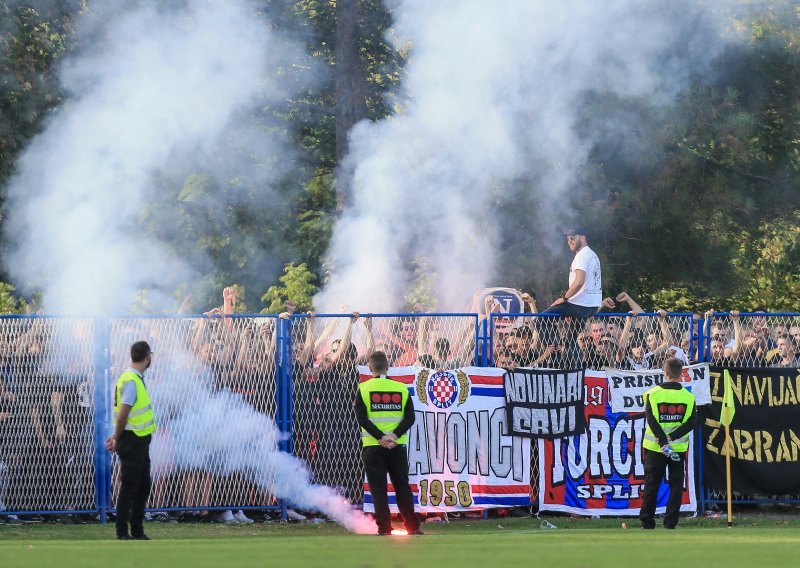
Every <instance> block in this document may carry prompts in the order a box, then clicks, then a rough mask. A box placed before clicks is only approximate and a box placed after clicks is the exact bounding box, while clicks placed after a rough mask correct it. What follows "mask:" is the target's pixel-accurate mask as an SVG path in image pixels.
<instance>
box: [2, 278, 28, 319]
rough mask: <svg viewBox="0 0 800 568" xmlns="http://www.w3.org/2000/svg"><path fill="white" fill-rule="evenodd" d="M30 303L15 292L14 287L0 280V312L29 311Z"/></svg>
mask: <svg viewBox="0 0 800 568" xmlns="http://www.w3.org/2000/svg"><path fill="white" fill-rule="evenodd" d="M31 309H32V305H31V304H29V303H28V302H26V301H25V299H23V298H20V297H19V296H18V295H17V294H16V289H15V288H14V287H13V286H12V285H11V284H8V283H7V282H0V314H24V313H29V312H30V311H31Z"/></svg>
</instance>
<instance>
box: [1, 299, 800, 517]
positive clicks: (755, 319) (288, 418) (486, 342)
mask: <svg viewBox="0 0 800 568" xmlns="http://www.w3.org/2000/svg"><path fill="white" fill-rule="evenodd" d="M348 317H351V316H350V315H343V314H335V315H320V316H317V318H318V320H317V321H320V320H324V321H325V322H326V323H331V322H332V321H333V320H336V319H340V320H341V321H342V322H344V321H346V318H348ZM634 317H635V318H636V319H635V321H634V322H633V323H632V324H631V325H630V326H625V323H624V322H627V321H628V319H629V318H634ZM658 317H659V316H658V314H653V313H647V314H639V315H637V316H632V315H631V314H625V313H612V314H598V315H597V316H595V318H593V319H592V320H591V321H596V322H600V323H603V324H605V325H604V326H601V327H602V328H603V331H601V332H600V333H602V334H608V337H610V338H611V339H612V341H613V340H616V339H619V337H620V335H619V334H621V333H624V331H625V329H628V328H634V326H635V328H636V333H637V334H638V336H639V337H642V338H644V337H646V338H647V341H650V340H651V338H650V337H649V336H650V335H653V338H652V341H653V342H656V341H662V342H664V341H668V338H666V337H662V336H663V333H662V331H661V330H659V329H658V326H659V325H661V323H660V322H659V319H658ZM733 317H738V318H739V320H738V322H735V323H736V325H733V324H731V321H730V320H731V318H733ZM362 318H372V320H373V321H380V322H381V324H382V325H384V327H385V328H386V329H389V326H390V325H392V323H391V322H396V321H412V322H415V325H416V326H419V327H421V328H424V324H423V323H422V318H427V320H426V321H428V322H431V321H433V322H443V321H450V322H455V323H452V326H453V329H450V330H446V331H447V333H449V337H451V338H454V337H456V336H458V337H467V336H469V335H471V338H470V339H469V341H470V342H471V343H470V344H469V345H468V346H467V347H468V349H469V350H470V352H471V356H470V357H471V361H467V363H471V364H475V365H478V366H489V365H492V364H494V363H495V355H496V354H497V353H498V352H497V349H498V348H499V347H502V348H503V349H505V347H503V342H504V341H506V340H505V339H504V337H509V336H508V335H507V334H509V333H511V332H514V331H515V330H518V329H520V328H525V327H527V328H528V329H530V330H531V331H530V332H525V334H523V335H525V336H528V337H530V336H533V337H534V338H536V340H537V341H544V339H543V338H547V337H555V334H558V333H562V334H563V333H566V332H565V331H564V329H565V328H563V326H564V325H573V326H574V325H575V322H572V323H566V324H565V321H564V320H563V319H562V318H560V317H558V316H555V315H552V314H529V313H528V314H493V315H492V317H489V318H482V317H479V315H478V314H474V313H466V314H368V315H363V316H362ZM448 318H449V319H448ZM458 318H461V319H458ZM65 319H68V318H65ZM84 319H85V320H88V321H90V322H91V325H90V326H89V324H86V325H87V326H89V327H90V328H91V329H90V330H89V333H90V337H91V339H90V341H91V347H92V349H91V355H90V357H91V362H90V365H89V367H88V368H87V369H90V371H89V370H87V371H86V372H87V373H89V374H88V376H87V377H86V381H87V383H88V384H90V385H91V393H92V396H93V407H92V420H91V422H92V426H93V428H92V438H91V444H92V449H91V451H92V460H91V469H92V471H91V472H86V473H87V475H88V474H90V475H91V478H92V483H93V490H94V494H93V499H92V500H93V503H92V505H91V506H88V507H87V506H78V507H74V506H69V505H64V506H60V507H55V508H47V507H38V508H33V509H31V508H27V509H21V508H16V509H15V508H14V507H6V510H5V511H3V513H4V514H11V513H28V512H42V513H57V512H94V513H97V514H98V515H99V519H100V521H101V522H105V521H106V519H107V514H108V512H109V511H113V499H112V493H113V486H114V479H113V470H112V458H111V456H110V455H109V454H108V452H106V451H105V449H104V440H105V438H106V437H107V435H108V433H109V432H110V429H111V408H110V405H111V398H110V393H111V389H112V388H113V384H114V381H115V379H116V374H117V372H118V368H117V367H118V366H119V362H118V361H117V359H119V356H120V354H119V353H118V352H117V351H118V348H117V346H115V344H114V341H115V339H112V321H113V318H112V319H107V318H84ZM116 319H125V320H128V321H130V322H132V324H131V330H129V331H130V333H133V334H135V333H136V330H137V329H139V328H138V327H137V326H138V325H139V324H142V323H143V322H144V323H145V324H147V323H148V322H149V325H150V327H149V328H147V329H149V332H150V333H151V334H154V335H155V336H156V341H161V342H162V343H164V344H167V343H169V342H170V341H172V342H173V343H174V344H184V343H187V344H188V342H189V341H190V340H191V337H189V335H190V334H191V333H200V332H197V331H196V330H194V331H191V332H189V328H188V325H189V324H191V325H198V324H197V322H198V321H205V319H204V318H203V317H202V316H175V317H164V316H142V317H128V318H116ZM307 319H308V316H306V315H300V314H298V315H293V316H291V317H289V318H275V317H274V316H256V315H232V316H228V320H227V321H229V322H232V323H229V324H226V325H228V326H229V327H230V328H231V329H234V330H236V333H244V331H243V330H245V329H246V327H247V326H248V325H253V324H254V322H255V323H261V324H264V321H265V320H268V322H274V324H270V325H274V346H273V347H274V353H273V354H272V355H269V354H267V355H268V359H269V358H271V359H272V361H273V362H272V364H273V366H274V374H272V375H271V376H273V377H274V385H267V386H264V385H262V388H266V389H267V390H265V392H268V393H271V394H269V396H272V397H274V419H275V423H276V425H277V427H278V428H279V429H280V431H282V432H283V433H284V434H285V438H283V439H282V440H281V441H280V449H281V450H283V451H285V452H288V453H293V452H294V451H295V447H294V438H293V435H292V434H293V430H294V427H293V418H294V416H295V409H294V407H293V404H294V402H295V401H294V395H293V392H294V389H293V381H294V380H295V377H296V376H297V374H296V373H297V369H295V359H296V354H295V347H296V346H295V345H294V341H295V340H297V338H298V337H297V336H298V331H297V330H298V325H299V324H300V322H302V323H304V324H306V329H305V331H304V333H314V331H313V329H312V330H310V329H309V328H308V325H310V323H309V322H307V321H306V320H307ZM177 320H185V323H187V326H181V325H176V326H173V327H169V326H167V325H166V324H163V325H162V323H160V322H167V321H169V322H173V323H174V322H175V321H177ZM762 320H763V321H767V320H769V322H768V323H769V325H783V326H786V327H787V329H790V326H791V325H792V324H795V323H798V322H800V313H775V314H763V313H753V314H750V313H748V314H738V315H737V314H733V315H732V314H730V313H716V314H713V315H708V316H707V317H705V318H698V317H697V316H693V315H692V314H689V313H672V314H669V316H668V318H667V319H666V322H667V323H666V325H667V326H668V328H669V330H670V332H671V333H670V338H669V342H670V343H673V342H674V343H675V345H676V346H679V345H683V346H685V347H686V352H687V353H686V354H687V356H688V358H689V360H690V361H698V362H703V361H711V360H712V355H711V345H712V337H717V335H715V334H712V329H713V330H716V331H719V330H722V329H728V327H733V329H734V334H736V333H739V334H740V335H742V334H744V333H745V331H742V330H743V329H744V328H747V331H746V333H752V332H753V330H760V329H761V327H760V325H761V324H760V323H759V322H761V321H762ZM59 321H61V318H53V317H41V316H4V317H0V341H2V342H3V344H4V345H12V344H14V342H15V341H16V342H19V341H21V339H20V338H25V337H28V336H31V337H33V336H36V335H37V334H41V333H43V332H42V330H44V329H45V328H47V327H48V326H49V325H51V324H52V322H59ZM37 322H39V323H37ZM41 322H50V323H45V324H43V325H42V327H41V329H38V328H37V327H36V326H37V325H40V324H41ZM153 322H156V323H153ZM742 322H744V324H743V325H742ZM776 322H781V323H780V324H778V323H776ZM133 324H136V325H133ZM620 324H622V325H623V329H622V330H621V329H620ZM365 325H366V324H365ZM373 325H374V324H373ZM437 325H438V323H437ZM581 325H583V324H581ZM470 326H471V327H470ZM559 326H562V327H561V328H560V327H559ZM725 326H728V327H725ZM743 326H744V327H743ZM146 327H147V325H145V326H144V327H142V329H145V328H146ZM200 327H202V326H200ZM419 327H418V329H417V331H418V333H419V336H420V337H422V331H419ZM472 328H474V329H472ZM248 329H249V328H248ZM628 330H629V331H630V329H628ZM423 331H424V329H423ZM82 332H83V330H81V333H82ZM250 332H251V333H256V331H254V329H250ZM263 332H264V330H263V329H260V333H262V334H263V337H264V338H265V343H264V344H265V345H266V344H268V343H269V342H268V341H267V339H268V337H267V336H268V334H266V333H263ZM574 332H577V333H578V334H579V335H580V334H584V338H583V340H587V337H589V334H590V331H589V330H588V329H587V328H585V327H584V328H582V329H577V328H572V331H569V333H574ZM48 333H50V335H49V336H47V337H48V338H47V339H46V341H49V342H51V343H52V342H57V341H63V342H65V343H66V344H67V345H65V346H64V348H62V349H60V350H56V352H57V355H55V356H53V355H51V358H52V357H56V358H57V359H59V360H58V361H57V363H58V366H62V367H63V366H66V365H67V364H68V363H70V361H69V359H70V357H71V355H70V351H69V348H68V347H69V346H68V343H69V342H70V341H71V340H72V339H71V338H70V337H68V336H60V335H59V333H60V332H58V331H57V330H56V331H52V332H48ZM223 333H225V330H224V328H223ZM361 333H362V335H363V334H364V332H363V331H362V332H361ZM391 333H393V332H391ZM438 333H439V334H440V335H441V336H442V337H443V336H444V335H446V334H445V333H443V332H442V330H441V329H439V330H438ZM591 333H594V330H592V331H591ZM169 334H173V335H174V337H171V336H170V337H168V336H169ZM369 334H370V336H371V334H372V330H371V329H370V330H369ZM615 334H617V335H615ZM720 335H721V332H720ZM511 336H514V334H513V333H511ZM601 339H602V337H601ZM116 340H117V341H118V340H119V338H116ZM592 340H594V338H593V339H592ZM732 340H734V341H735V340H738V341H741V342H744V341H745V338H744V337H743V336H740V337H734V338H732ZM39 341H45V340H44V339H41V338H39ZM714 341H721V340H720V339H714ZM154 350H155V349H154ZM363 350H364V349H363V346H362V349H361V351H362V352H363ZM76 356H77V355H76ZM81 357H84V358H85V354H83V355H81ZM62 359H63V360H62ZM51 363H52V361H51ZM657 366H660V365H657ZM0 379H5V375H4V376H2V377H0ZM0 386H2V387H3V389H4V391H0V394H3V393H4V392H11V391H10V387H9V385H7V384H3V385H0ZM273 387H274V392H271V391H270V390H269V389H271V388H273ZM3 428H4V425H3V422H0V430H2V429H3ZM33 440H34V438H31V439H30V440H28V441H27V442H25V443H28V442H32V441H33ZM695 441H696V444H695V448H696V451H697V459H696V462H695V463H696V467H697V472H696V479H697V483H698V488H699V496H698V497H699V499H698V504H699V506H700V510H701V511H702V510H703V508H704V507H705V504H707V503H717V502H721V501H723V499H722V498H720V497H719V496H718V495H714V494H712V493H711V492H710V491H709V490H707V489H706V488H705V487H704V486H703V452H702V449H703V444H704V440H703V434H702V426H701V425H700V426H698V428H697V430H696V432H695ZM8 446H9V444H6V451H7V450H8ZM0 451H2V447H0ZM13 451H16V450H15V449H14V448H13V447H12V453H13ZM18 453H19V452H17V454H18ZM6 457H7V456H6ZM14 457H15V458H18V457H19V455H16V456H14ZM3 459H4V456H3V455H2V454H0V460H3ZM3 497H4V496H3V495H0V503H2V501H3ZM787 500H789V501H793V500H792V499H787ZM736 501H737V502H741V503H751V502H754V501H755V502H768V501H772V499H767V498H764V499H761V498H755V497H753V496H743V497H741V498H739V499H737V500H736ZM534 504H535V503H534ZM229 507H235V508H257V509H268V508H276V507H277V508H280V509H281V510H282V511H283V514H284V515H285V514H286V507H287V503H286V502H283V501H278V502H272V503H268V504H253V503H244V502H231V503H221V504H212V503H207V504H205V506H203V508H204V509H208V510H218V509H221V508H229ZM197 508H198V507H197V506H195V505H187V506H172V507H159V509H160V510H164V509H167V510H176V511H180V510H187V509H197Z"/></svg>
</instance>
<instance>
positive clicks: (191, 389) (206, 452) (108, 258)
mask: <svg viewBox="0 0 800 568" xmlns="http://www.w3.org/2000/svg"><path fill="white" fill-rule="evenodd" d="M89 10H90V11H89V12H88V13H87V15H85V16H84V18H83V19H82V20H80V21H79V22H78V24H77V25H78V29H79V30H81V32H80V33H81V34H82V37H81V40H80V42H79V43H80V49H79V50H78V51H77V52H76V53H74V54H71V55H69V56H68V57H67V58H66V59H65V61H64V62H63V65H62V69H61V73H60V77H61V82H62V85H63V87H64V89H65V90H66V92H67V100H66V102H65V103H64V104H63V105H62V106H61V107H60V108H59V109H57V111H55V114H54V117H53V118H52V119H51V120H50V121H49V122H48V123H47V124H46V127H45V129H44V131H43V133H42V134H41V135H39V136H37V137H36V138H35V139H34V140H33V141H32V143H31V145H30V147H29V148H28V149H27V150H26V151H25V153H24V155H23V157H22V158H21V161H20V164H19V173H18V175H16V177H15V178H14V180H13V181H12V183H11V186H10V188H9V191H8V200H7V207H6V211H7V216H8V219H7V220H6V224H7V225H8V226H9V227H11V228H10V229H9V230H8V234H7V237H8V238H9V239H10V240H11V241H12V242H13V243H14V244H15V247H14V248H13V249H12V251H11V254H10V256H9V257H8V258H7V259H6V264H7V267H8V269H9V271H10V272H11V274H12V275H13V276H14V277H15V279H16V280H17V281H18V282H23V283H29V284H30V283H32V284H33V285H35V286H37V287H39V288H41V289H42V290H43V292H44V304H45V308H46V309H47V310H49V311H53V312H57V313H62V314H92V315H93V314H101V315H108V314H109V313H114V312H117V313H124V312H126V311H127V309H128V307H129V305H130V303H131V298H132V295H133V293H134V292H135V291H136V290H138V289H140V288H149V289H150V290H151V291H152V292H154V295H151V297H150V300H151V301H152V302H153V303H154V304H156V305H157V306H159V307H163V306H165V305H168V304H170V303H171V300H170V299H169V292H171V291H172V290H174V288H175V287H176V286H177V285H178V284H180V283H184V282H189V281H191V280H192V279H194V278H196V277H197V276H198V267H197V265H198V264H201V262H198V259H187V258H182V257H180V256H179V255H178V254H177V253H176V251H175V249H174V248H173V246H172V245H173V242H171V241H170V239H168V238H164V239H162V238H159V237H157V236H148V235H147V233H146V231H145V230H144V228H143V225H142V223H141V220H142V217H143V216H144V215H146V214H148V209H149V208H152V203H153V202H155V203H160V202H163V201H159V200H158V197H159V196H158V195H156V193H155V192H156V189H155V188H156V187H158V185H157V181H158V179H159V177H163V176H168V175H169V174H170V173H171V172H173V171H176V170H177V171H189V172H192V171H201V172H205V171H208V169H209V164H212V163H213V164H214V165H216V166H217V167H219V171H218V172H215V173H217V174H218V175H219V176H220V177H221V178H222V179H223V180H228V179H230V178H231V177H234V176H236V177H240V178H241V177H246V178H248V179H249V180H250V181H251V182H255V183H256V184H257V185H260V186H262V188H263V190H264V195H262V196H261V199H272V198H274V197H275V196H274V195H270V194H269V192H268V189H269V187H268V186H269V184H270V182H274V181H275V180H276V179H279V177H280V175H281V174H282V173H283V171H282V170H281V169H276V170H275V171H270V172H264V171H263V163H264V160H261V161H259V160H254V161H253V162H254V164H255V165H253V166H251V167H248V165H247V164H242V163H241V162H239V161H237V158H236V157H234V156H230V157H228V158H229V159H228V160H226V159H220V156H219V155H218V154H219V152H220V151H221V147H223V146H222V144H221V143H220V142H221V140H222V139H223V138H236V140H237V142H238V143H239V144H240V145H244V146H246V147H248V149H249V152H248V154H250V155H256V156H260V157H263V156H264V155H270V154H272V153H277V154H279V155H280V156H282V157H283V158H286V156H287V149H286V147H285V141H284V140H283V139H282V138H280V137H278V136H277V135H272V136H271V137H270V135H267V134H266V133H265V132H264V131H259V130H257V129H254V128H253V127H252V125H251V124H249V123H248V121H247V116H246V115H247V113H248V111H249V110H251V109H252V108H253V106H254V105H256V104H261V105H264V104H271V103H275V104H276V105H277V104H281V103H282V102H283V101H284V99H285V98H286V96H287V94H288V93H287V89H288V88H290V87H291V85H292V84H293V79H292V78H291V77H288V76H287V74H286V73H279V71H280V69H281V68H285V67H286V66H289V65H290V64H291V63H292V62H295V61H297V60H298V59H300V58H301V57H302V53H303V49H302V46H300V45H297V44H295V43H293V42H291V41H288V40H287V39H286V37H283V36H281V35H278V34H277V33H275V32H274V31H272V30H271V28H270V25H269V22H268V20H266V18H265V17H264V16H263V15H260V14H259V13H258V12H257V10H256V9H255V8H254V4H253V3H250V2H247V1H245V0H219V1H207V0H186V1H185V2H163V3H162V2H158V3H155V2H149V1H145V2H127V1H113V2H96V3H92V4H91V5H90V8H89ZM92 10H93V11H92ZM231 161H233V162H234V163H231ZM274 161H275V162H277V163H280V162H281V161H282V160H280V159H279V160H274ZM283 161H286V162H288V160H283ZM284 167H285V166H284ZM205 199H207V205H208V206H209V207H214V208H224V207H225V206H226V205H227V203H226V201H225V199H226V197H224V196H223V195H221V194H220V195H211V196H206V197H205ZM233 199H236V197H235V196H234V197H233ZM178 222H180V219H179V218H175V219H167V223H168V224H172V225H175V224H177V223H178ZM169 229H170V227H166V228H164V229H163V230H162V232H165V233H169ZM231 237H232V238H236V235H232V236H231ZM136 339H138V337H137V338H136ZM126 347H127V346H126ZM162 357H163V358H164V359H165V361H166V362H165V363H164V366H165V368H168V369H169V370H168V371H166V373H167V380H165V381H163V382H161V384H159V383H158V381H156V382H155V384H153V385H152V390H153V399H154V404H155V405H156V407H157V408H158V407H159V405H161V407H162V410H160V411H159V416H160V417H163V416H168V417H169V418H168V419H166V420H164V422H162V424H163V425H164V426H168V427H169V429H170V431H171V432H172V435H173V436H174V437H175V456H174V458H175V460H176V461H177V462H178V463H180V464H181V465H183V466H186V467H191V468H200V469H205V470H208V471H211V472H212V473H215V474H218V475H225V474H229V473H232V472H239V473H241V474H242V475H243V476H244V477H246V478H247V479H249V480H250V481H252V482H253V483H256V484H258V485H259V486H260V487H261V488H262V489H263V490H265V491H268V492H270V493H271V494H272V495H275V496H276V497H278V498H286V499H289V500H290V501H291V502H292V503H294V504H296V506H299V507H304V508H309V509H315V510H319V511H321V512H323V513H325V514H326V515H328V516H330V517H331V518H332V519H334V520H336V521H338V522H340V523H342V524H343V525H344V526H345V527H346V528H347V529H349V530H351V531H354V532H358V533H365V532H374V531H375V525H374V522H373V521H371V520H370V519H369V518H367V517H366V516H364V515H363V514H362V513H360V512H358V511H355V510H353V509H352V507H351V506H350V504H349V503H347V502H346V501H345V500H344V499H343V498H342V497H341V496H340V495H339V494H337V493H336V492H335V491H334V490H332V489H330V488H328V487H324V486H319V485H314V484H312V483H311V480H310V476H309V472H308V470H307V469H306V467H305V465H304V464H303V463H302V462H301V461H299V460H298V459H296V458H294V457H293V456H291V455H289V454H287V453H285V452H281V451H279V446H278V444H279V441H280V440H281V434H280V432H279V431H278V429H277V428H276V426H275V423H274V422H273V421H272V419H271V418H270V417H268V416H266V415H263V414H260V413H258V412H256V411H255V410H253V409H252V408H251V407H250V406H248V405H247V404H245V403H244V401H243V400H242V399H241V397H238V396H235V395H232V394H231V393H230V392H228V391H222V392H217V393H215V392H212V390H211V385H210V384H209V383H208V382H205V383H204V382H202V381H198V380H197V379H198V375H197V373H194V372H192V369H193V368H194V367H196V366H197V357H195V356H193V355H188V354H185V353H183V352H182V351H180V350H176V349H173V350H167V351H165V352H164V353H162ZM201 375H202V373H201ZM187 397H189V398H190V401H191V405H189V404H187V402H188V400H187ZM154 449H155V450H158V448H157V447H156V448H154ZM187 450H188V451H187Z"/></svg>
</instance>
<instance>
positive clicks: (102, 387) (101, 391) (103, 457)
mask: <svg viewBox="0 0 800 568" xmlns="http://www.w3.org/2000/svg"><path fill="white" fill-rule="evenodd" d="M110 338H111V325H110V322H109V320H108V319H106V318H94V344H93V347H94V353H93V360H94V369H93V375H94V381H93V383H94V393H93V398H94V417H93V422H94V495H95V503H96V504H97V510H98V512H99V513H100V523H102V524H105V523H106V522H107V521H108V509H109V508H110V507H111V505H112V504H111V503H110V500H111V454H109V453H108V452H107V451H106V448H105V438H106V434H108V429H109V425H110V424H111V416H110V409H109V407H108V401H109V397H108V385H109V379H110V377H109V372H110V370H111V369H110V367H111V366H110V364H109V361H110V358H111V354H110V349H111V342H110Z"/></svg>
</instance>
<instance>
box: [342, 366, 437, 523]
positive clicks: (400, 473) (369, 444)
mask: <svg viewBox="0 0 800 568" xmlns="http://www.w3.org/2000/svg"><path fill="white" fill-rule="evenodd" d="M369 370H370V372H371V373H372V378H371V379H369V380H368V381H365V382H363V383H361V384H360V385H359V387H358V391H359V396H357V397H356V405H355V407H356V408H355V409H356V419H357V420H358V424H359V425H360V426H361V443H362V445H363V450H362V456H363V459H364V469H365V470H366V473H367V482H368V483H369V490H370V493H371V494H372V500H373V503H374V505H375V522H376V523H377V524H378V534H379V535H389V534H392V517H391V514H390V512H389V500H388V498H387V495H386V474H387V473H388V474H389V477H390V478H391V480H392V485H393V486H394V493H395V496H396V498H397V508H398V509H400V513H401V514H402V515H403V521H404V524H405V527H406V530H407V531H408V534H414V535H418V534H422V531H421V530H420V529H419V519H417V515H416V513H415V512H414V496H413V494H412V493H411V487H410V486H409V484H408V456H407V455H406V444H407V443H408V436H407V435H406V432H408V429H409V428H410V427H411V425H412V424H414V403H413V402H412V400H411V398H410V397H409V396H408V387H406V385H404V384H403V383H399V382H397V381H393V380H391V379H388V378H386V373H387V371H388V370H389V362H388V360H387V359H386V354H385V353H384V352H383V351H375V352H373V353H372V354H371V355H370V356H369Z"/></svg>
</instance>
